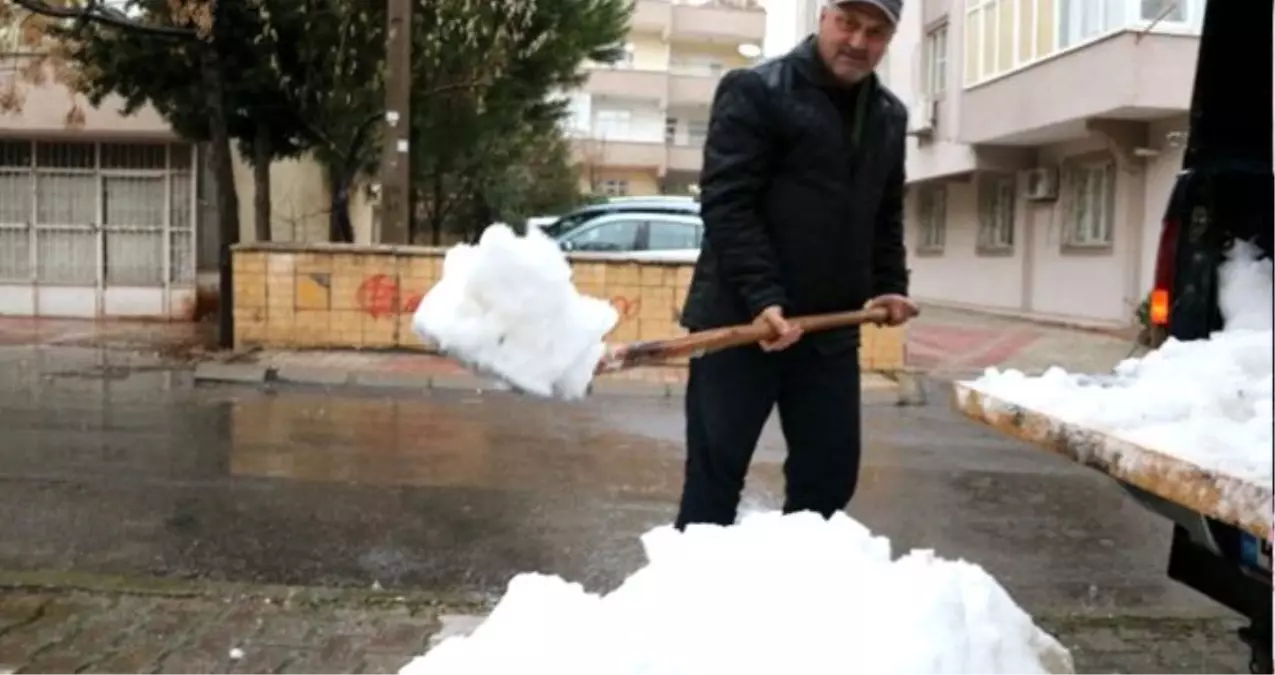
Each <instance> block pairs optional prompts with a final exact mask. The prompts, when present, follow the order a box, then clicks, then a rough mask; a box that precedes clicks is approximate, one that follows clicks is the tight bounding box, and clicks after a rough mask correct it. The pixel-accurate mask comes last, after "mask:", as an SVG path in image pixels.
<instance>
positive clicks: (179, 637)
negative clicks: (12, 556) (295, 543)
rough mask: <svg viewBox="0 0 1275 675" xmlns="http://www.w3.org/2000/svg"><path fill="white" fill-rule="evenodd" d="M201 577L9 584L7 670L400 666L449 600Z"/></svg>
mask: <svg viewBox="0 0 1275 675" xmlns="http://www.w3.org/2000/svg"><path fill="white" fill-rule="evenodd" d="M192 587H193V588H194V592H163V591H161V592H151V591H143V592H131V591H123V592H121V591H102V590H77V589H71V588H67V589H59V588H47V587H46V588H39V589H34V588H9V589H5V590H4V591H3V593H2V594H0V672H5V671H8V672H17V673H75V672H97V673H210V672H230V673H234V672H243V673H392V672H397V670H398V669H399V668H401V667H402V666H403V665H404V664H405V663H407V662H408V661H410V660H411V659H412V657H414V656H416V655H418V654H420V653H423V652H424V651H425V650H426V649H427V648H428V646H429V644H430V639H431V637H433V636H434V635H435V634H436V633H437V632H438V630H439V628H440V625H441V624H440V622H439V618H438V617H439V614H440V613H443V612H447V611H449V610H447V609H446V607H445V605H440V604H439V603H437V602H433V601H428V600H422V599H420V598H412V597H408V598H394V597H391V596H389V595H388V594H384V593H382V594H365V595H363V596H360V595H358V594H350V593H346V594H345V595H340V596H337V595H332V596H324V595H323V592H322V591H309V590H307V589H272V590H253V589H251V588H247V589H240V590H236V591H225V592H218V591H217V589H215V588H212V587H204V586H203V585H201V584H198V583H194V584H192ZM464 611H469V612H474V611H476V610H475V609H474V608H473V607H472V606H469V607H466V608H465V610H464Z"/></svg>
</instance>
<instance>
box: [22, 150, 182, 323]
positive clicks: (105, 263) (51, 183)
mask: <svg viewBox="0 0 1275 675" xmlns="http://www.w3.org/2000/svg"><path fill="white" fill-rule="evenodd" d="M195 166H196V162H195V149H194V148H193V146H191V145H189V144H184V143H120V142H111V143H95V142H44V141H8V140H0V314H9V315H19V316H44V317H54V316H61V317H91V318H98V317H154V318H171V319H185V318H192V317H193V316H194V306H195V237H194V230H195V220H196V219H195V217H194V214H195V208H196V203H195V191H194V190H193V186H194V174H195V171H194V167H195Z"/></svg>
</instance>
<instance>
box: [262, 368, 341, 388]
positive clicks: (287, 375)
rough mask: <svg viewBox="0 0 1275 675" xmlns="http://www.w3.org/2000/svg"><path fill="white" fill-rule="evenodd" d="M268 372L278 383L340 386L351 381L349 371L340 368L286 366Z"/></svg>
mask: <svg viewBox="0 0 1275 675" xmlns="http://www.w3.org/2000/svg"><path fill="white" fill-rule="evenodd" d="M270 370H271V371H272V372H273V373H274V377H273V378H272V379H274V380H276V381H279V382H295V383H297V384H322V385H342V384H349V383H350V379H351V373H350V371H348V370H343V369H340V368H323V367H313V366H294V365H286V366H281V367H279V368H271V369H270Z"/></svg>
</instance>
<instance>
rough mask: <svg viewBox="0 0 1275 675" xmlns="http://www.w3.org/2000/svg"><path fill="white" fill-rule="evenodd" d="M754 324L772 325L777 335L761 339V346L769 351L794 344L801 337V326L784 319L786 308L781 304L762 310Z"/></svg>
mask: <svg viewBox="0 0 1275 675" xmlns="http://www.w3.org/2000/svg"><path fill="white" fill-rule="evenodd" d="M753 324H754V325H766V326H770V329H771V330H772V331H774V332H775V335H776V337H774V338H771V339H769V340H762V341H761V348H762V350H764V351H768V352H777V351H781V350H784V349H787V348H789V347H791V346H792V344H793V343H794V342H796V341H797V339H798V338H800V337H801V328H800V327H798V326H794V325H793V324H790V323H788V321H787V320H785V319H784V310H783V308H782V307H780V306H779V305H771V306H770V307H767V308H766V309H763V310H762V311H761V314H758V315H757V318H756V319H754V320H753Z"/></svg>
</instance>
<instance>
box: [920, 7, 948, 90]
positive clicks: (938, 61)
mask: <svg viewBox="0 0 1275 675" xmlns="http://www.w3.org/2000/svg"><path fill="white" fill-rule="evenodd" d="M925 91H926V93H928V94H929V95H930V96H932V97H938V96H941V95H942V94H943V92H944V91H947V26H946V25H943V26H939V27H938V28H935V29H934V30H932V31H930V34H929V35H927V36H925Z"/></svg>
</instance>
